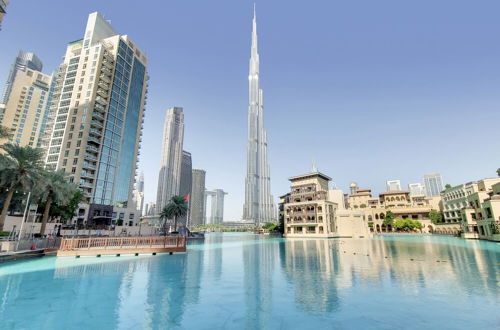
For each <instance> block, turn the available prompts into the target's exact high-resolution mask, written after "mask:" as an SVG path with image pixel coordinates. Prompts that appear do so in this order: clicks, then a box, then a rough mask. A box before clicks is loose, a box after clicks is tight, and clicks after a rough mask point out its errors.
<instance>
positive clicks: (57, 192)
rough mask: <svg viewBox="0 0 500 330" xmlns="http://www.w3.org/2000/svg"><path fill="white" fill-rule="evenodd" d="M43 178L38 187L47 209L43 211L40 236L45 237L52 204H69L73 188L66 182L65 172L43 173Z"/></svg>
mask: <svg viewBox="0 0 500 330" xmlns="http://www.w3.org/2000/svg"><path fill="white" fill-rule="evenodd" d="M41 177H42V179H41V180H40V182H39V184H38V187H39V189H40V199H41V200H42V201H45V209H44V211H43V217H42V225H41V226H40V235H44V234H45V227H46V226H47V221H48V220H49V211H50V208H51V206H52V203H56V204H63V205H64V204H65V203H68V202H69V201H70V199H71V197H72V195H71V193H72V192H73V191H72V190H73V189H72V188H73V186H72V185H70V184H69V183H68V182H67V181H66V176H65V174H64V172H63V171H43V172H42V176H41Z"/></svg>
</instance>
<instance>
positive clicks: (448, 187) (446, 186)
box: [444, 183, 452, 189]
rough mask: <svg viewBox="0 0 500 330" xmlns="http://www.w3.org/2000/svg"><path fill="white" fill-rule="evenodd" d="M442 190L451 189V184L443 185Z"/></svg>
mask: <svg viewBox="0 0 500 330" xmlns="http://www.w3.org/2000/svg"><path fill="white" fill-rule="evenodd" d="M444 188H445V189H451V188H452V187H451V184H449V183H447V184H445V185H444Z"/></svg>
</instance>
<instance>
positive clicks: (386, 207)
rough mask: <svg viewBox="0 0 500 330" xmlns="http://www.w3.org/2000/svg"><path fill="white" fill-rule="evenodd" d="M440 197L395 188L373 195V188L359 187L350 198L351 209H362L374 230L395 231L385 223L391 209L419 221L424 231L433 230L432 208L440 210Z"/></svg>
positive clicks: (403, 216)
mask: <svg viewBox="0 0 500 330" xmlns="http://www.w3.org/2000/svg"><path fill="white" fill-rule="evenodd" d="M440 200H441V199H440V198H439V197H433V198H429V197H426V196H425V195H411V194H410V192H409V191H404V190H393V191H387V192H383V193H381V194H380V195H379V196H378V197H372V194H371V190H369V189H359V190H358V192H357V193H356V194H354V195H350V196H349V198H348V205H349V208H350V209H354V210H362V211H363V212H364V214H365V216H366V218H367V221H368V225H369V226H370V230H371V231H373V232H387V231H388V232H390V231H393V230H394V228H392V226H391V225H386V224H385V223H384V219H385V216H386V215H387V212H388V211H391V212H392V213H393V214H394V215H395V216H396V217H400V218H403V219H411V220H414V221H419V222H420V223H421V224H422V226H423V232H432V231H434V229H435V226H434V225H433V224H432V223H431V220H430V219H429V212H430V211H431V210H433V209H434V210H436V211H437V210H439V205H440Z"/></svg>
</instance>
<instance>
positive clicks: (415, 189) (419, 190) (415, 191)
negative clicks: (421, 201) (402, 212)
mask: <svg viewBox="0 0 500 330" xmlns="http://www.w3.org/2000/svg"><path fill="white" fill-rule="evenodd" d="M408 190H409V191H410V195H411V196H421V195H426V193H425V187H424V185H423V184H421V183H410V184H409V185H408Z"/></svg>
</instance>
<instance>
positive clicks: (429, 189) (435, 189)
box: [424, 173, 444, 197]
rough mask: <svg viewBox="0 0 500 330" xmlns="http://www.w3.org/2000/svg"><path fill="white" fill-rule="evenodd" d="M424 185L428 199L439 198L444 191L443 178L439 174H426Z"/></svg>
mask: <svg viewBox="0 0 500 330" xmlns="http://www.w3.org/2000/svg"><path fill="white" fill-rule="evenodd" d="M424 185H425V191H426V195H427V197H434V196H439V195H440V194H441V192H442V191H443V189H444V186H443V178H442V177H441V174H439V173H432V174H425V175H424Z"/></svg>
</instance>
